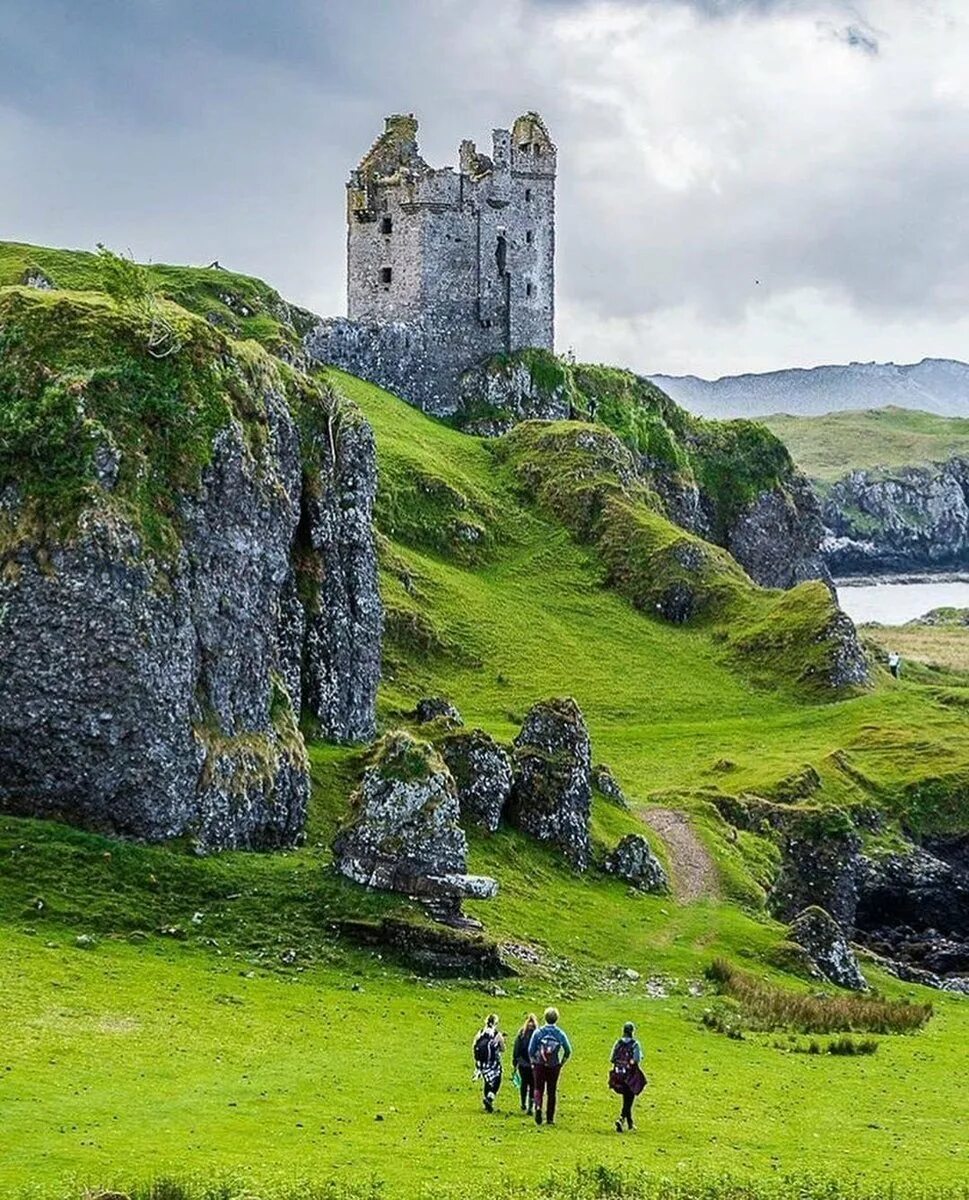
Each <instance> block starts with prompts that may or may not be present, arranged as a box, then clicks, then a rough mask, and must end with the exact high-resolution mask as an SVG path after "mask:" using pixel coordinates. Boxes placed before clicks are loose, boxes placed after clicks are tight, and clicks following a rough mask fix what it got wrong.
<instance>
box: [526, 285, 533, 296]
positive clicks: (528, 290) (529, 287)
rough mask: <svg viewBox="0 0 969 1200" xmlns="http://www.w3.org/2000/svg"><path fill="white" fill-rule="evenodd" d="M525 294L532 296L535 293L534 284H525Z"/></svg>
mask: <svg viewBox="0 0 969 1200" xmlns="http://www.w3.org/2000/svg"><path fill="white" fill-rule="evenodd" d="M525 295H526V296H534V295H535V285H534V284H532V283H526V284H525Z"/></svg>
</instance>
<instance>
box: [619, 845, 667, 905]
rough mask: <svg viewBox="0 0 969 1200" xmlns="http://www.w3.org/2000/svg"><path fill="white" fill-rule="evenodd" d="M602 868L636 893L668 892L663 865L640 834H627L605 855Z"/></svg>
mask: <svg viewBox="0 0 969 1200" xmlns="http://www.w3.org/2000/svg"><path fill="white" fill-rule="evenodd" d="M604 866H605V869H606V870H607V871H608V872H609V874H610V875H618V877H619V878H620V879H624V880H625V881H626V882H627V883H629V884H632V886H633V887H634V888H636V889H637V891H640V892H656V893H665V892H668V891H669V890H670V881H669V877H668V876H667V874H666V871H665V869H664V867H663V864H662V863H661V862H660V861H659V859H658V858H657V857H656V855H655V854H654V853H653V848H652V846H650V844H649V842H648V841H647V840H646V839H645V838H644V837H643V835H642V834H640V833H629V834H627V835H626V836H625V837H624V838H623V839H622V840H621V841H620V842H619V844H618V846H616V848H615V849H614V850H613V851H611V853H610V854H609V855H607V857H606V860H605V863H604Z"/></svg>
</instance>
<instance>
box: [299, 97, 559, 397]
mask: <svg viewBox="0 0 969 1200" xmlns="http://www.w3.org/2000/svg"><path fill="white" fill-rule="evenodd" d="M555 173H556V150H555V146H554V145H553V144H552V141H551V138H550V137H549V135H548V130H547V129H546V128H545V123H544V122H543V121H542V118H541V117H540V116H538V114H537V113H526V114H525V115H524V116H521V117H519V118H518V119H517V120H516V121H515V122H514V124H513V125H512V128H511V129H510V130H508V129H496V130H495V131H494V134H493V149H492V154H491V156H490V157H489V156H488V155H485V154H481V153H479V152H478V150H477V148H476V147H475V145H474V143H473V142H471V141H465V142H462V143H461V148H460V151H459V163H458V169H457V170H455V169H454V168H453V167H442V168H436V167H432V166H429V165H428V163H426V162H425V161H424V159H423V158H422V157H421V154H420V150H419V149H418V144H417V120H416V119H415V118H414V117H413V116H412V115H397V116H390V117H388V118H387V119H386V128H385V130H384V132H383V133H382V134H381V135H380V137H379V138H378V139H377V140H376V142H374V144H373V146H372V147H371V148H370V150H369V151H368V152H367V154H366V155H365V156H364V157H363V159H362V160H361V162H360V165H359V166H358V167H356V168H355V169H354V170H353V171H352V172H351V173H350V179H349V182H348V183H347V314H348V320H346V321H341V320H336V321H327V322H324V323H323V326H321V327H320V329H318V330H317V331H316V332H315V333H314V335H313V338H312V341H311V346H310V349H311V353H312V354H313V356H314V357H315V358H318V359H321V360H324V361H328V362H332V363H334V364H335V365H337V366H343V367H345V368H346V369H347V370H351V371H354V372H355V373H357V374H360V375H363V376H364V377H365V378H369V379H372V380H374V382H377V383H380V384H382V385H383V386H385V387H388V388H391V389H392V390H395V391H397V392H399V393H400V394H401V395H402V396H404V398H405V399H407V400H410V402H411V403H413V404H417V405H418V406H419V407H421V408H424V409H425V410H426V411H429V412H433V413H436V414H438V415H447V414H448V413H450V412H453V411H454V410H455V408H456V407H457V397H458V391H459V381H460V377H461V374H462V373H463V372H464V371H465V370H467V369H468V368H469V367H471V366H474V365H475V364H476V363H479V362H481V361H482V360H484V359H487V358H489V357H491V356H492V355H494V354H497V353H501V352H508V351H512V350H518V349H521V348H523V347H526V346H537V347H542V348H545V349H549V350H550V349H552V347H553V343H554V319H555V267H554V263H555Z"/></svg>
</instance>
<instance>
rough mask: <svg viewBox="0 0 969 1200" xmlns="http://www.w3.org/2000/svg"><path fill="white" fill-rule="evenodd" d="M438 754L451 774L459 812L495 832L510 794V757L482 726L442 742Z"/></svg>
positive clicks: (490, 831) (476, 823) (453, 735)
mask: <svg viewBox="0 0 969 1200" xmlns="http://www.w3.org/2000/svg"><path fill="white" fill-rule="evenodd" d="M441 754H442V756H443V758H444V761H445V762H446V763H447V765H448V769H449V770H450V772H451V775H452V776H453V778H454V783H455V786H456V787H457V791H458V803H459V805H460V807H461V816H462V818H463V819H464V820H465V821H470V822H472V823H473V824H475V825H479V826H480V827H481V828H482V829H486V830H487V831H488V832H489V833H494V832H495V830H496V829H497V828H498V825H499V824H500V822H501V817H502V813H503V812H504V809H505V805H506V803H507V802H508V797H509V795H510V794H511V779H512V771H511V759H510V758H509V756H508V752H507V751H506V750H505V749H504V747H502V746H499V745H498V743H497V742H496V741H495V740H494V738H493V737H491V735H490V734H487V733H485V732H484V730H482V729H474V730H472V731H471V732H470V733H456V734H452V735H450V736H449V737H447V738H445V739H444V740H443V741H442V743H441Z"/></svg>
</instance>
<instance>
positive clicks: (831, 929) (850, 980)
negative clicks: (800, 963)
mask: <svg viewBox="0 0 969 1200" xmlns="http://www.w3.org/2000/svg"><path fill="white" fill-rule="evenodd" d="M788 936H789V937H790V940H791V941H792V942H794V944H795V945H797V946H800V947H801V949H802V950H804V951H805V953H806V954H807V956H808V958H809V959H810V960H811V962H812V963H813V965H814V966H815V968H816V969H817V970H818V971H819V972H820V974H821V975H823V976H824V978H825V979H827V980H828V981H829V982H830V983H834V984H836V985H837V986H838V987H843V988H850V989H851V990H852V991H856V992H858V991H863V990H864V989H865V988H867V986H868V985H867V983H866V982H865V977H864V975H862V973H861V968H860V967H859V966H858V960H857V959H856V958H855V955H854V952H853V950H852V949H851V947H850V946H849V945H848V939H847V938H846V937H845V935H844V933H843V931H842V930H841V927H840V926H839V925H838V923H837V921H835V920H834V919H833V918H832V917H831V916H830V914H829V913H826V912H825V911H824V909H823V908H817V907H811V908H806V909H805V910H804V911H803V912H802V913H800V914H799V915H798V916H797V917H796V918H795V919H794V921H793V922H792V923H791V928H790V931H789V935H788Z"/></svg>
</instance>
